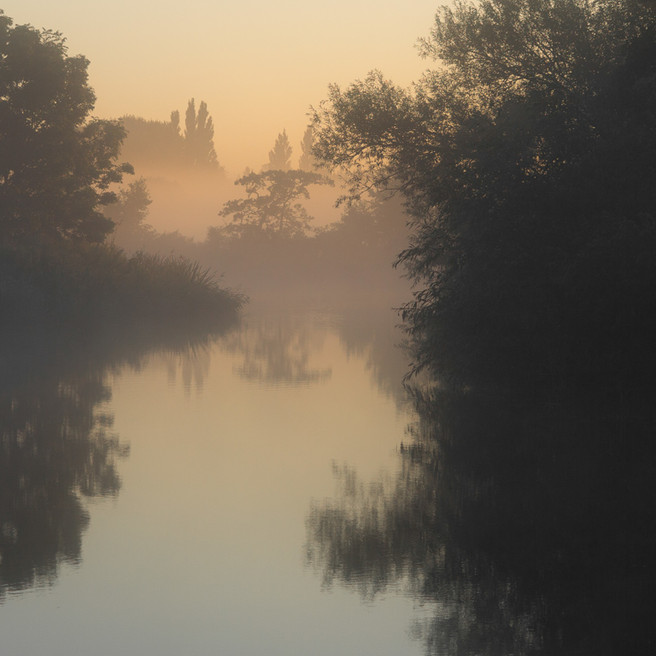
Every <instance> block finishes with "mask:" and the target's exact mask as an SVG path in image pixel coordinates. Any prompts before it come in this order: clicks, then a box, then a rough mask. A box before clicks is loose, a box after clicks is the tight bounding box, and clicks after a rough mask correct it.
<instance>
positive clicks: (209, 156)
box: [172, 98, 218, 169]
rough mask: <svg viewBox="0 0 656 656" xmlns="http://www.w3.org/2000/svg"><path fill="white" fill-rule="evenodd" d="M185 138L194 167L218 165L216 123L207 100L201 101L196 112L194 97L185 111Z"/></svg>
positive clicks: (215, 166)
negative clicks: (215, 139)
mask: <svg viewBox="0 0 656 656" xmlns="http://www.w3.org/2000/svg"><path fill="white" fill-rule="evenodd" d="M173 119H174V117H173V116H172V120H173ZM178 121H179V115H178ZM184 138H185V147H186V151H187V155H188V157H189V161H190V163H191V165H192V166H193V167H195V168H208V169H215V168H217V167H218V161H217V158H216V151H215V150H214V123H213V121H212V117H211V116H210V115H209V112H208V111H207V103H206V102H205V101H201V103H200V105H199V107H198V112H196V105H195V102H194V99H193V98H192V99H191V100H190V101H189V103H188V105H187V111H186V112H185V134H184Z"/></svg>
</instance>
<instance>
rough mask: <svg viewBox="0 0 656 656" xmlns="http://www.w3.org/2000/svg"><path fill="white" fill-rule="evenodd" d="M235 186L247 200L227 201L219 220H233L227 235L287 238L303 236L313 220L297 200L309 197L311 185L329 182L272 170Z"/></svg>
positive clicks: (315, 175)
mask: <svg viewBox="0 0 656 656" xmlns="http://www.w3.org/2000/svg"><path fill="white" fill-rule="evenodd" d="M235 184H236V185H241V186H243V187H244V189H245V191H246V196H247V197H246V198H240V199H236V200H230V201H228V202H227V203H225V204H224V206H223V209H222V210H221V211H220V212H219V215H220V216H232V217H233V218H232V223H231V224H229V225H228V226H226V231H227V232H228V233H229V234H232V235H235V236H238V237H245V236H247V235H260V236H262V235H264V236H267V237H272V236H278V237H287V238H289V237H299V236H303V235H305V234H307V233H308V232H309V230H310V222H311V220H312V217H311V216H310V215H309V214H308V212H307V210H306V209H305V208H304V207H303V205H302V204H301V203H300V202H298V201H299V199H301V198H309V197H310V193H309V191H308V187H309V186H310V185H315V184H331V182H330V181H328V180H327V179H326V178H324V177H323V176H322V175H319V174H318V173H310V172H308V171H298V170H292V171H281V170H279V169H274V170H271V171H264V172H263V173H250V174H248V175H246V176H244V177H242V178H239V179H238V180H236V181H235Z"/></svg>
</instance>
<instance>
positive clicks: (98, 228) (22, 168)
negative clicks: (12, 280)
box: [0, 11, 132, 245]
mask: <svg viewBox="0 0 656 656" xmlns="http://www.w3.org/2000/svg"><path fill="white" fill-rule="evenodd" d="M0 61H1V62H2V64H1V68H2V75H1V76H0V242H2V243H4V244H8V245H12V244H13V245H15V244H17V243H26V242H30V243H34V242H42V243H52V242H53V241H58V240H61V239H79V240H86V241H91V242H101V241H102V240H103V239H104V238H105V236H106V235H107V234H108V233H110V232H111V230H112V223H111V221H110V220H109V219H107V218H106V217H105V216H103V214H102V212H101V211H100V208H101V207H102V206H103V205H106V204H108V203H110V202H112V201H113V200H114V198H115V196H114V194H112V193H111V192H110V191H109V186H110V185H111V184H112V183H115V182H119V181H120V180H121V174H122V173H123V172H127V171H130V172H131V171H132V167H130V166H129V165H122V166H118V165H117V164H116V158H117V156H118V152H119V147H120V144H121V141H122V139H123V137H124V136H125V132H124V130H123V128H122V127H121V125H120V124H119V123H118V122H117V121H105V120H99V119H89V114H90V112H91V111H92V109H93V106H94V102H95V96H94V93H93V91H92V89H91V88H90V87H89V85H88V83H87V77H88V76H87V67H88V65H89V62H88V61H87V60H86V59H85V58H84V57H82V56H76V57H69V56H68V55H67V49H66V46H65V40H64V38H63V37H62V36H61V35H60V34H58V33H56V32H52V31H48V30H41V31H39V30H37V29H35V28H33V27H31V26H29V25H18V26H13V22H12V20H11V19H10V18H8V17H7V16H6V15H5V14H4V13H3V12H1V11H0Z"/></svg>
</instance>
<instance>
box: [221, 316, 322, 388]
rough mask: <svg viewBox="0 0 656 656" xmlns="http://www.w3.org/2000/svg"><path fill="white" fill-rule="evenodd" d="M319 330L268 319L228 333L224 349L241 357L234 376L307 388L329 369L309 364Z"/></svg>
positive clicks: (318, 342) (291, 320) (303, 324)
mask: <svg viewBox="0 0 656 656" xmlns="http://www.w3.org/2000/svg"><path fill="white" fill-rule="evenodd" d="M321 340H322V335H321V331H317V330H316V327H313V326H311V325H309V324H308V323H307V322H306V321H305V320H298V321H295V320H293V318H288V319H287V320H281V319H270V320H260V321H257V320H256V321H254V322H253V323H251V324H250V325H248V324H244V326H243V327H242V330H240V331H238V332H234V333H232V334H230V335H229V336H228V337H227V338H226V340H225V346H226V349H227V350H228V351H230V352H232V353H238V354H240V355H241V356H242V363H241V365H239V366H238V367H237V373H238V374H239V375H240V376H241V377H243V378H245V379H247V380H256V381H259V382H261V383H265V384H274V385H281V384H282V385H309V384H312V383H318V382H322V381H325V380H327V379H328V378H330V376H331V373H332V372H331V369H330V368H327V367H317V366H314V365H313V364H312V363H311V355H312V354H313V353H314V352H316V351H317V350H318V349H319V348H320V346H321Z"/></svg>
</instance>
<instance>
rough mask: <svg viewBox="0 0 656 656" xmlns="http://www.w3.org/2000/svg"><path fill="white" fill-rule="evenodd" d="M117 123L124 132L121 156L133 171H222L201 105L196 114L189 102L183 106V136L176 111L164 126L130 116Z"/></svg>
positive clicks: (209, 120)
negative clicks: (128, 162) (130, 163)
mask: <svg viewBox="0 0 656 656" xmlns="http://www.w3.org/2000/svg"><path fill="white" fill-rule="evenodd" d="M121 122H122V124H123V126H124V127H125V129H126V131H127V139H126V140H125V143H124V145H123V148H122V150H121V154H122V156H123V157H126V158H128V159H129V160H130V161H131V162H133V163H134V165H135V166H136V167H137V169H140V168H143V169H148V170H161V169H167V168H177V169H193V170H194V171H195V172H198V170H206V171H217V172H221V171H222V169H221V167H220V166H219V164H218V160H217V156H216V150H215V149H214V123H213V121H212V117H211V116H210V115H209V112H208V109H207V103H205V102H204V101H201V103H200V106H199V107H198V111H197V110H196V105H195V101H194V99H193V98H192V99H191V100H190V101H189V103H188V104H187V111H186V112H185V130H184V132H182V131H181V129H180V112H179V111H177V110H175V111H172V112H171V118H170V120H169V121H168V122H166V121H150V120H146V119H144V118H140V117H138V116H131V115H130V116H124V117H123V118H122V119H121Z"/></svg>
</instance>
